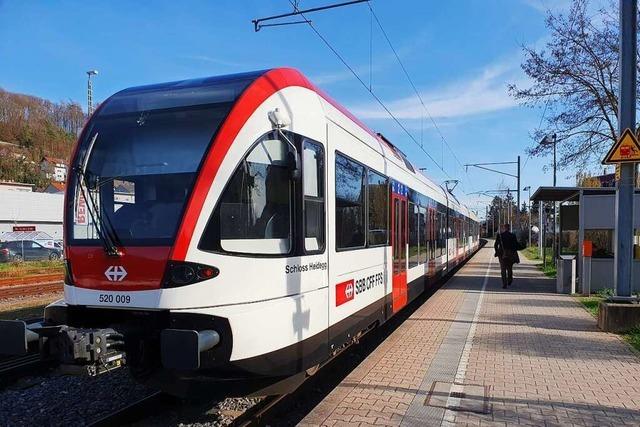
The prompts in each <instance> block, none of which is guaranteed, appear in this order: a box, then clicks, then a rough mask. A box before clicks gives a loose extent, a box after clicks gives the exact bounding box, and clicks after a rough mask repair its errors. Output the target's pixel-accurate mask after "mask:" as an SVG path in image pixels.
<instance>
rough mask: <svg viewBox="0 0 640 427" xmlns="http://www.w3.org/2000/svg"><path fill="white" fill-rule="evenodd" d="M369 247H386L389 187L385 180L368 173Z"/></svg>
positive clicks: (380, 176) (375, 174) (373, 173)
mask: <svg viewBox="0 0 640 427" xmlns="http://www.w3.org/2000/svg"><path fill="white" fill-rule="evenodd" d="M368 190H369V246H380V245H386V244H387V242H388V235H389V232H388V229H389V225H388V224H389V223H388V220H387V217H388V215H389V185H388V180H387V178H385V177H383V176H382V175H379V174H377V173H375V172H373V171H369V176H368Z"/></svg>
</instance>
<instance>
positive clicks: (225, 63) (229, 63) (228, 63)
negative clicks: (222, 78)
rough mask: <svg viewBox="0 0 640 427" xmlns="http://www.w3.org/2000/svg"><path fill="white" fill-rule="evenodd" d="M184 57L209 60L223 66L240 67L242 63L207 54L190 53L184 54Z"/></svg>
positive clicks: (192, 59)
mask: <svg viewBox="0 0 640 427" xmlns="http://www.w3.org/2000/svg"><path fill="white" fill-rule="evenodd" d="M184 58H185V59H189V60H191V61H202V62H209V63H212V64H217V65H222V66H224V67H241V66H242V65H243V64H241V63H239V62H233V61H226V60H224V59H218V58H213V57H211V56H207V55H190V56H185V57H184Z"/></svg>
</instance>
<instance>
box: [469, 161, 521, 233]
mask: <svg viewBox="0 0 640 427" xmlns="http://www.w3.org/2000/svg"><path fill="white" fill-rule="evenodd" d="M489 165H517V168H518V170H517V174H516V175H514V174H512V173H507V172H503V171H500V170H496V169H492V168H488V167H487V166H489ZM470 166H471V167H474V168H478V169H483V170H486V171H489V172H495V173H499V174H501V175H506V176H510V177H512V178H515V179H516V180H517V185H518V189H517V190H508V191H507V196H508V195H509V191H517V193H518V197H517V200H518V209H519V208H520V156H518V160H517V161H515V162H491V163H473V164H466V165H464V167H465V168H466V169H469V167H470ZM507 199H509V198H508V197H507ZM509 213H511V207H509ZM509 216H510V217H511V215H509ZM509 223H511V220H509ZM516 227H517V228H518V230H519V229H520V215H518V216H517V217H516Z"/></svg>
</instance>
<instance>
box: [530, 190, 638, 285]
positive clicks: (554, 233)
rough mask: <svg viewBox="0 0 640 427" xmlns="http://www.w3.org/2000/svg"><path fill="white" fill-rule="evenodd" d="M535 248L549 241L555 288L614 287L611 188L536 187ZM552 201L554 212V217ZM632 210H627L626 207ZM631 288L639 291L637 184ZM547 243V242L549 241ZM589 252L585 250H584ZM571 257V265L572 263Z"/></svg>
mask: <svg viewBox="0 0 640 427" xmlns="http://www.w3.org/2000/svg"><path fill="white" fill-rule="evenodd" d="M531 202H537V203H539V212H541V215H540V225H539V227H540V233H541V235H542V236H541V238H539V239H538V240H539V251H540V253H541V254H542V251H543V247H542V246H543V242H547V246H551V247H553V248H554V249H553V253H554V259H555V263H556V266H557V271H558V275H557V277H558V291H559V292H582V293H588V292H595V291H598V290H602V289H614V288H615V284H614V281H613V270H614V251H615V205H616V189H615V188H591V187H540V188H538V189H537V190H536V192H535V193H534V194H532V195H531ZM554 206H555V212H556V214H555V217H554ZM629 214H631V213H629ZM633 225H634V245H633V257H634V262H633V291H634V293H638V292H640V190H638V189H636V191H635V195H634V224H633ZM550 243H551V244H550ZM589 255H590V256H589ZM572 263H573V267H571V265H572Z"/></svg>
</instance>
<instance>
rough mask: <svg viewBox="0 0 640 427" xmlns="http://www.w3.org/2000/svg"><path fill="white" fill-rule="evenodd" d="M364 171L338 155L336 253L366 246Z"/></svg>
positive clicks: (359, 165)
mask: <svg viewBox="0 0 640 427" xmlns="http://www.w3.org/2000/svg"><path fill="white" fill-rule="evenodd" d="M365 237H366V236H365V168H364V166H362V165H361V164H359V163H356V162H354V161H352V160H350V159H348V158H346V157H344V156H341V155H340V154H336V250H341V249H354V248H361V247H364V246H365Z"/></svg>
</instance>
